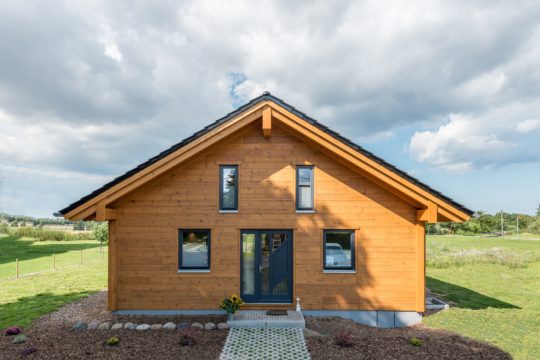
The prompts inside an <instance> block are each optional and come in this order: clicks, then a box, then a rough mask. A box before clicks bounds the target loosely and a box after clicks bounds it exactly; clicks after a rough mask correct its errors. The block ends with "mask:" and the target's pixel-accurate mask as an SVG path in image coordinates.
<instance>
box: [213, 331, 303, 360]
mask: <svg viewBox="0 0 540 360" xmlns="http://www.w3.org/2000/svg"><path fill="white" fill-rule="evenodd" d="M219 359H220V360H258V359H260V360H263V359H265V360H266V359H283V360H285V359H291V360H297V359H298V360H309V359H310V356H309V353H308V351H307V346H306V341H305V339H304V333H303V331H302V329H300V328H288V329H287V328H285V329H283V328H281V329H280V328H232V329H230V330H229V335H228V336H227V340H226V342H225V346H224V347H223V350H222V352H221V356H220V357H219Z"/></svg>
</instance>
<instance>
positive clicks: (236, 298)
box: [231, 295, 239, 302]
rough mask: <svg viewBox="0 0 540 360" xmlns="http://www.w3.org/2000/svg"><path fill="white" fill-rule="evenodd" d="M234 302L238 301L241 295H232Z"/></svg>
mask: <svg viewBox="0 0 540 360" xmlns="http://www.w3.org/2000/svg"><path fill="white" fill-rule="evenodd" d="M231 300H232V302H237V301H238V300H239V297H238V296H237V295H233V296H231Z"/></svg>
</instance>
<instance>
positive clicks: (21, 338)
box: [13, 334, 28, 344]
mask: <svg viewBox="0 0 540 360" xmlns="http://www.w3.org/2000/svg"><path fill="white" fill-rule="evenodd" d="M27 341H28V338H27V337H26V335H24V334H19V335H17V336H15V338H13V343H14V344H23V343H25V342H27Z"/></svg>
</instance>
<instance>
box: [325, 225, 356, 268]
mask: <svg viewBox="0 0 540 360" xmlns="http://www.w3.org/2000/svg"><path fill="white" fill-rule="evenodd" d="M323 237H324V270H351V271H352V270H355V259H354V230H324V234H323Z"/></svg>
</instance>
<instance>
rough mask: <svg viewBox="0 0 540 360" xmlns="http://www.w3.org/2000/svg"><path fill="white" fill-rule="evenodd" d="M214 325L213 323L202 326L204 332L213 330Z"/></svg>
mask: <svg viewBox="0 0 540 360" xmlns="http://www.w3.org/2000/svg"><path fill="white" fill-rule="evenodd" d="M215 329H216V324H214V323H206V324H204V330H215Z"/></svg>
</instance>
